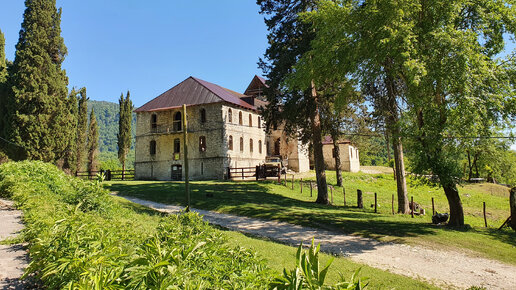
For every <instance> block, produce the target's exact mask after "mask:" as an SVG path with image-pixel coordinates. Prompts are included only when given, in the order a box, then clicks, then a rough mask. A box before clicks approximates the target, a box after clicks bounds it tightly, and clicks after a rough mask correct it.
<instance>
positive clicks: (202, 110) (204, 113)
mask: <svg viewBox="0 0 516 290" xmlns="http://www.w3.org/2000/svg"><path fill="white" fill-rule="evenodd" d="M201 123H206V110H205V109H201Z"/></svg>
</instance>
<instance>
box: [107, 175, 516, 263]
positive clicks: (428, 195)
mask: <svg viewBox="0 0 516 290" xmlns="http://www.w3.org/2000/svg"><path fill="white" fill-rule="evenodd" d="M327 177H328V183H329V184H335V174H334V172H331V171H328V172H327ZM290 178H291V177H290V176H289V178H288V179H287V180H288V184H287V186H284V185H277V184H275V183H274V182H272V181H266V182H263V181H261V182H256V181H246V182H238V181H236V182H235V181H234V182H230V181H196V182H191V197H192V207H195V208H200V209H207V210H213V211H217V212H224V213H233V214H237V215H243V216H250V217H257V218H262V219H275V220H281V221H286V222H290V223H295V224H300V225H308V226H314V227H321V228H326V229H332V230H337V231H341V232H343V233H348V234H357V235H361V236H366V237H373V238H376V239H379V240H382V241H396V242H402V243H409V244H417V245H425V246H430V247H434V248H441V249H442V248H444V249H451V250H457V251H463V252H466V253H469V254H471V255H476V256H483V257H488V258H493V259H497V260H500V261H503V262H507V263H510V264H515V265H516V248H515V246H516V233H514V232H513V231H511V230H508V229H504V230H501V231H498V230H497V228H498V227H499V226H500V225H501V223H502V222H503V221H504V220H505V219H506V218H507V217H508V216H509V201H508V200H509V198H508V190H507V189H506V188H503V187H499V186H496V185H469V186H466V187H463V188H460V193H461V198H462V202H463V206H464V211H465V215H466V216H465V222H466V223H467V224H469V225H471V228H469V229H465V230H450V229H447V228H445V227H442V226H435V225H432V224H431V211H432V207H431V199H432V197H433V198H434V201H435V207H436V210H437V211H439V212H447V209H448V206H447V201H446V197H445V196H444V193H443V192H442V189H439V188H433V187H429V186H426V185H418V184H416V183H415V181H413V180H409V182H408V183H409V184H408V186H409V198H410V196H414V201H416V202H418V203H419V204H421V205H422V206H423V207H424V208H425V209H426V210H427V213H428V214H427V215H426V216H419V217H415V218H411V217H410V215H408V216H404V215H397V214H396V215H392V214H391V198H392V194H395V193H396V183H395V181H394V180H393V178H392V175H387V174H374V175H373V174H364V173H344V185H345V190H346V202H347V206H344V205H343V193H342V191H343V190H342V188H338V187H335V190H334V193H333V195H334V196H333V202H334V205H333V206H323V205H318V204H315V203H314V202H313V201H315V199H316V195H317V193H316V191H315V190H314V192H313V194H312V196H310V188H309V187H307V186H306V184H305V186H304V189H303V193H301V192H300V187H299V181H298V180H296V181H295V184H294V190H292V189H291V183H290V180H291V179H290ZM306 178H307V177H306V176H305V180H306ZM308 178H310V177H308ZM312 179H313V178H312ZM106 186H107V187H108V188H109V189H110V190H111V191H116V192H119V193H120V194H121V195H128V196H134V197H138V198H142V199H148V200H153V201H157V202H162V203H168V204H181V205H184V204H185V200H186V198H185V195H184V184H183V183H182V182H148V181H126V182H111V183H107V185H106ZM357 189H361V190H362V191H363V192H364V205H365V206H366V208H365V209H357V208H355V207H354V206H355V205H356V190H357ZM374 192H376V193H377V194H378V203H379V204H380V207H379V213H378V214H375V213H374V212H373V210H372V209H371V208H370V207H369V205H370V204H372V203H374V197H373V196H374ZM208 193H212V194H213V197H207V196H206V194H208ZM484 201H485V202H486V207H487V215H488V225H489V227H488V228H484V227H483V225H484V222H483V217H482V202H484ZM395 202H396V201H395Z"/></svg>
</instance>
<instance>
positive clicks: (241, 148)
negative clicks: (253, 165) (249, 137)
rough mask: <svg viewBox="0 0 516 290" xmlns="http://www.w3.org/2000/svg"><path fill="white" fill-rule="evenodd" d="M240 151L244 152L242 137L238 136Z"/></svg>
mask: <svg viewBox="0 0 516 290" xmlns="http://www.w3.org/2000/svg"><path fill="white" fill-rule="evenodd" d="M240 152H244V138H243V137H240Z"/></svg>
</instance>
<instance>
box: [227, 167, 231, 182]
mask: <svg viewBox="0 0 516 290" xmlns="http://www.w3.org/2000/svg"><path fill="white" fill-rule="evenodd" d="M230 179H231V168H230V167H229V166H228V180H230Z"/></svg>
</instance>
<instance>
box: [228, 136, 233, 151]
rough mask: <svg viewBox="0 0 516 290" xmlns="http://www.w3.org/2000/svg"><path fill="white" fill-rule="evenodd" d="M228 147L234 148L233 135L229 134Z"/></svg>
mask: <svg viewBox="0 0 516 290" xmlns="http://www.w3.org/2000/svg"><path fill="white" fill-rule="evenodd" d="M228 148H229V150H233V136H231V135H229V138H228Z"/></svg>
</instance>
